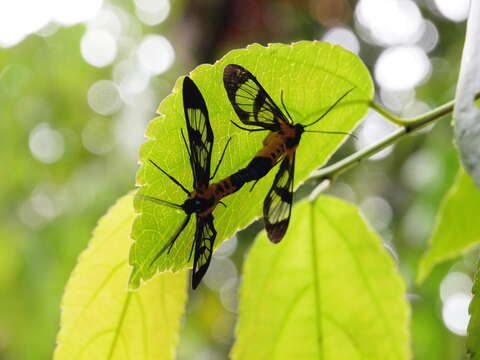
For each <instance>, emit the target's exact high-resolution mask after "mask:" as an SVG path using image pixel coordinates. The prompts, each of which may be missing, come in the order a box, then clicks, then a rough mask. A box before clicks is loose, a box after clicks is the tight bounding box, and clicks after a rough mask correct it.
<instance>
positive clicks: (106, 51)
mask: <svg viewBox="0 0 480 360" xmlns="http://www.w3.org/2000/svg"><path fill="white" fill-rule="evenodd" d="M80 49H81V52H82V56H83V58H84V59H85V61H86V62H88V63H89V64H90V65H93V66H96V67H104V66H107V65H110V64H111V63H112V62H113V60H115V56H116V55H117V43H116V41H115V38H114V37H113V35H112V34H110V33H109V32H108V31H105V30H97V29H91V30H87V31H86V32H85V34H84V35H83V37H82V40H81V42H80Z"/></svg>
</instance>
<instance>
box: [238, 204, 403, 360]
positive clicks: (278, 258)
mask: <svg viewBox="0 0 480 360" xmlns="http://www.w3.org/2000/svg"><path fill="white" fill-rule="evenodd" d="M347 224H348V226H347ZM408 318H409V307H408V304H407V301H406V299H405V285H404V283H403V281H402V280H401V278H400V276H399V274H398V272H397V270H396V268H395V264H394V263H393V261H392V258H391V256H390V255H389V254H388V253H387V251H386V250H385V249H384V248H383V247H382V244H381V242H380V239H379V238H378V236H377V235H375V233H374V232H373V231H372V230H371V229H370V228H369V227H368V225H367V224H366V223H365V221H364V220H363V218H362V216H361V215H360V214H359V212H358V210H357V209H356V208H355V207H354V206H352V205H349V204H347V203H345V202H343V201H340V200H338V199H334V198H331V197H325V196H322V197H320V198H318V200H317V201H316V202H315V203H314V204H312V203H307V202H302V203H300V204H299V205H297V206H295V207H294V209H293V222H292V224H291V225H290V229H289V232H288V233H287V236H286V237H285V238H284V239H283V241H282V242H281V243H280V244H277V245H272V244H271V243H269V241H268V240H267V238H266V236H265V234H264V233H263V234H261V235H260V236H259V237H258V238H257V239H256V241H255V244H254V245H253V248H252V249H251V251H250V253H249V255H248V258H247V260H246V263H245V267H244V279H243V283H242V285H241V290H240V314H239V322H238V325H237V329H236V334H237V342H236V344H235V345H234V348H233V350H232V358H233V359H235V360H243V359H249V360H255V359H273V360H276V359H335V360H339V359H349V360H351V359H382V360H385V359H408V358H409V339H408Z"/></svg>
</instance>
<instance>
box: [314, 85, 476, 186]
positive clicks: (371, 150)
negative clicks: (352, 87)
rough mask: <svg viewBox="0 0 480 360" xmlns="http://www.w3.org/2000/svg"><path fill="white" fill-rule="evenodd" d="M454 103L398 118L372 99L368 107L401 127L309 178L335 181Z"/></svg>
mask: <svg viewBox="0 0 480 360" xmlns="http://www.w3.org/2000/svg"><path fill="white" fill-rule="evenodd" d="M479 98H480V93H479V94H477V95H476V96H475V99H476V100H477V99H479ZM454 103H455V102H454V101H450V102H448V103H446V104H443V105H441V106H439V107H438V108H436V109H433V110H432V111H429V112H427V113H425V114H423V115H421V116H418V117H416V118H412V119H400V118H398V117H396V116H395V115H393V114H391V113H390V112H388V111H387V110H385V109H384V108H382V107H381V106H379V105H378V104H376V103H375V102H373V101H372V102H371V103H370V107H371V108H372V109H374V110H375V111H377V112H378V113H380V114H381V115H383V116H384V117H385V118H387V119H388V120H389V121H391V122H393V123H394V124H397V125H400V126H402V127H401V128H400V129H398V130H397V131H395V132H393V133H392V134H390V135H388V136H387V137H385V138H384V139H383V140H380V141H379V142H378V143H376V144H373V145H372V146H369V147H367V148H365V149H363V150H360V151H357V152H356V153H354V154H352V155H350V156H347V157H346V158H345V159H342V160H340V161H338V162H336V163H334V164H332V165H330V166H327V167H324V168H323V169H320V170H317V171H315V172H314V173H313V174H312V176H311V177H310V178H309V180H317V181H320V182H323V181H329V182H333V181H335V180H336V178H337V177H338V176H340V175H341V174H343V173H344V172H345V171H347V170H349V169H351V168H352V167H354V166H355V165H357V164H358V163H360V162H361V161H362V160H365V159H368V158H369V157H370V156H372V155H374V154H376V153H378V152H380V151H381V150H383V149H385V148H386V147H387V146H390V145H392V144H393V143H395V142H396V141H397V140H399V139H401V138H403V137H404V136H406V135H408V134H410V133H413V132H416V131H418V130H420V129H422V128H424V127H425V126H427V125H429V124H431V123H433V122H435V121H437V120H439V119H440V118H442V117H443V116H445V115H449V114H451V113H452V111H453V105H454Z"/></svg>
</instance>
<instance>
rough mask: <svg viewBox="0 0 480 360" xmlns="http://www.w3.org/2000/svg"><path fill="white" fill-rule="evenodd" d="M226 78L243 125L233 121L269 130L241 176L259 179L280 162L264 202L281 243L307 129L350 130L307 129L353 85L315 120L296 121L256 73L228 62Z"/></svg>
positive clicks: (269, 227)
mask: <svg viewBox="0 0 480 360" xmlns="http://www.w3.org/2000/svg"><path fill="white" fill-rule="evenodd" d="M223 82H224V86H225V90H226V92H227V96H228V99H229V100H230V103H231V104H232V106H233V109H234V110H235V112H236V114H237V116H238V118H239V119H240V121H241V122H242V124H243V125H246V126H248V127H244V126H241V125H239V124H237V123H235V122H233V121H232V123H233V124H234V125H235V126H237V127H238V128H240V129H242V130H246V131H249V132H256V131H269V133H268V135H267V136H266V137H265V139H264V140H263V148H262V149H260V150H259V151H258V152H257V154H256V155H255V157H254V158H253V159H252V161H250V163H249V164H248V165H247V167H246V168H245V169H242V170H240V171H239V173H241V174H242V179H243V180H244V181H245V182H247V181H255V182H256V181H258V180H260V179H261V178H262V177H264V176H265V175H266V174H268V172H269V171H270V170H271V169H272V168H273V167H275V165H277V164H278V163H280V166H279V169H278V171H277V173H276V175H275V178H274V180H273V184H272V187H271V188H270V190H269V191H268V193H267V196H266V197H265V201H264V203H263V218H264V221H265V230H266V231H267V235H268V238H269V239H270V241H272V242H273V243H278V242H280V241H281V240H282V238H283V237H284V235H285V233H286V231H287V229H288V224H289V222H290V216H291V212H292V200H293V183H294V174H295V154H296V150H297V147H298V145H299V143H300V139H301V137H302V134H303V133H305V132H317V133H330V134H348V135H351V134H349V133H345V132H340V131H307V130H306V128H308V127H310V126H312V125H315V124H316V123H318V122H319V121H320V120H321V119H323V118H324V117H325V116H326V115H327V114H328V113H329V112H330V111H331V110H332V109H333V108H334V107H335V106H337V105H338V103H340V101H342V100H343V98H345V97H346V96H347V95H348V94H349V93H350V92H351V91H352V90H353V89H354V88H351V89H350V90H348V91H347V92H345V93H344V94H343V95H342V96H340V97H339V98H338V99H337V100H336V101H335V102H334V103H333V104H332V105H330V107H329V108H328V109H327V110H326V111H325V112H324V113H323V114H322V115H321V116H320V117H319V118H318V119H316V120H314V121H312V122H311V123H309V124H300V123H296V124H295V123H294V121H293V118H292V117H291V116H290V113H289V112H288V110H287V108H286V107H285V104H284V102H283V92H282V97H281V102H282V106H283V108H284V110H285V112H283V111H282V110H280V108H279V107H278V106H277V105H276V103H275V101H273V99H272V98H271V96H270V95H269V94H268V93H267V92H266V90H265V89H264V88H263V87H262V85H261V84H260V83H259V82H258V80H257V79H256V78H255V76H253V75H252V73H250V72H249V71H248V70H247V69H245V68H243V67H242V66H240V65H236V64H229V65H227V66H226V67H225V69H224V72H223Z"/></svg>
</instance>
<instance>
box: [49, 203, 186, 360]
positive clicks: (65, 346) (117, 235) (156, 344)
mask: <svg viewBox="0 0 480 360" xmlns="http://www.w3.org/2000/svg"><path fill="white" fill-rule="evenodd" d="M133 219H134V211H133V197H132V195H127V196H124V197H123V198H121V199H120V200H119V201H118V202H117V203H116V205H114V206H113V207H112V208H111V209H110V210H109V211H108V213H107V215H105V216H104V217H103V218H102V219H101V220H100V221H99V224H98V226H97V228H96V229H95V231H94V235H93V237H92V240H91V241H90V244H89V247H88V248H87V249H86V250H85V251H84V252H83V253H82V255H81V256H80V258H79V262H78V264H77V266H76V267H75V269H74V271H73V273H72V275H71V277H70V279H69V282H68V284H67V288H66V290H65V293H64V297H63V300H62V318H61V329H60V332H59V334H58V338H57V348H56V350H55V354H54V358H55V359H56V360H62V359H128V358H136V359H160V358H161V359H173V358H174V350H175V346H176V344H177V340H178V339H177V338H178V332H179V329H180V317H181V315H182V313H183V308H184V305H185V302H186V280H187V276H186V275H187V274H186V272H181V273H177V274H169V273H165V274H161V275H160V276H158V277H157V278H155V279H154V280H152V281H150V282H148V283H147V284H145V286H143V287H142V289H140V290H139V291H135V292H132V291H128V276H129V271H130V268H129V266H128V261H127V260H128V250H129V246H130V243H131V241H130V238H129V234H130V230H131V226H132V223H133Z"/></svg>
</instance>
